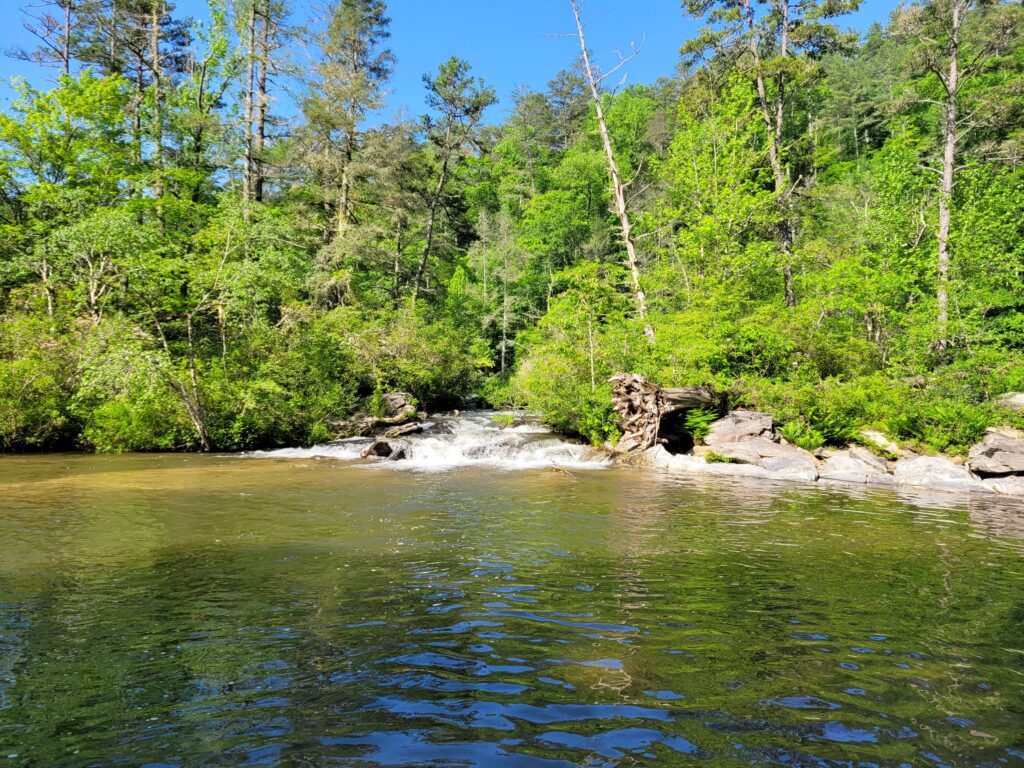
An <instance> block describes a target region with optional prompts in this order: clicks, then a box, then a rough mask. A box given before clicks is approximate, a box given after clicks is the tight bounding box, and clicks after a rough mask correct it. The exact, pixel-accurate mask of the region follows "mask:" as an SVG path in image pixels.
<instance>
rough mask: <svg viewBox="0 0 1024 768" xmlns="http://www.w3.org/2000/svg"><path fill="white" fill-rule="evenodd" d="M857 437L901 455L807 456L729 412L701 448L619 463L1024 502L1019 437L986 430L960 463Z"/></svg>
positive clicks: (759, 422) (760, 416)
mask: <svg viewBox="0 0 1024 768" xmlns="http://www.w3.org/2000/svg"><path fill="white" fill-rule="evenodd" d="M863 437H864V442H865V443H867V444H869V445H872V446H875V447H877V448H879V449H880V451H881V452H884V453H887V454H889V455H890V456H894V455H898V456H899V457H900V458H898V459H895V460H893V459H887V458H884V457H883V456H881V455H878V454H876V453H875V452H873V451H871V450H868V449H867V448H864V447H861V446H850V447H848V448H845V449H842V450H828V449H825V450H821V451H818V452H817V453H811V452H810V451H806V450H804V449H803V448H799V447H797V446H795V445H791V444H789V443H787V442H786V441H785V440H784V439H783V438H782V437H781V436H780V435H779V433H778V432H777V431H776V429H775V425H774V423H773V420H772V416H771V415H770V414H767V413H760V412H757V411H733V412H731V413H729V414H728V415H727V416H725V417H724V418H722V419H720V420H719V421H716V422H714V423H712V424H711V427H710V431H709V432H708V435H707V436H706V437H705V438H704V439H703V440H702V441H701V444H700V445H697V446H695V447H694V448H693V450H692V451H690V452H688V453H685V454H673V453H670V452H669V451H668V450H666V448H665V447H664V446H662V445H657V446H655V447H654V448H650V449H648V450H646V451H643V452H640V453H633V454H627V455H624V456H622V457H620V458H621V460H622V461H625V462H626V463H630V464H638V465H642V466H649V467H654V468H657V469H662V470H666V471H669V472H677V473H680V474H692V475H717V476H726V477H755V478H763V479H767V480H784V481H794V480H795V481H802V482H814V481H818V482H823V483H856V484H859V485H870V486H879V487H916V488H929V489H934V490H943V491H955V492H968V493H988V494H1003V495H1007V496H1016V497H1019V498H1021V499H1024V433H1021V432H1018V431H1016V430H1013V429H1009V428H1006V429H1002V428H999V429H991V430H989V431H988V433H987V435H986V436H985V439H984V440H983V441H982V442H981V443H979V444H978V445H976V446H974V447H973V448H972V449H971V451H970V454H969V455H968V458H967V461H966V462H961V461H959V460H957V459H954V458H949V457H946V456H918V455H915V454H913V453H911V452H909V451H902V450H900V449H899V446H896V445H895V444H893V443H891V442H889V441H888V440H886V438H885V437H884V435H880V434H874V433H865V434H864V436H863Z"/></svg>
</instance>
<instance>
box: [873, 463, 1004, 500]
mask: <svg viewBox="0 0 1024 768" xmlns="http://www.w3.org/2000/svg"><path fill="white" fill-rule="evenodd" d="M893 476H894V478H895V479H896V482H897V483H899V484H901V485H911V486H918V487H924V488H937V489H939V490H944V491H967V492H972V493H992V492H993V491H992V489H991V488H990V487H988V486H987V485H985V483H983V482H981V481H980V480H978V479H977V478H976V477H974V476H973V475H972V474H971V473H970V472H968V471H967V469H966V468H965V467H962V466H958V465H957V464H954V463H953V462H952V461H950V460H949V459H947V458H946V457H944V456H918V457H916V458H913V459H902V460H900V461H898V462H896V467H895V468H894V470H893Z"/></svg>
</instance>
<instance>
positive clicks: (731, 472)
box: [668, 455, 772, 479]
mask: <svg viewBox="0 0 1024 768" xmlns="http://www.w3.org/2000/svg"><path fill="white" fill-rule="evenodd" d="M668 469H669V470H671V471H672V472H679V473H680V474H692V475H718V476H721V477H759V478H763V479H770V478H771V477H772V473H771V472H769V471H768V470H766V469H764V468H762V467H759V466H756V465H754V464H731V463H726V462H709V461H708V460H707V459H706V458H704V457H703V456H692V455H683V456H672V459H671V461H670V463H669V466H668Z"/></svg>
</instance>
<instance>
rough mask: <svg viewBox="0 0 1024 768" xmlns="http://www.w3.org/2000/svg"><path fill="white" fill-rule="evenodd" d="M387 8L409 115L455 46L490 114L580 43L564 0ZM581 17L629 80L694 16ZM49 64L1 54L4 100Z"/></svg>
mask: <svg viewBox="0 0 1024 768" xmlns="http://www.w3.org/2000/svg"><path fill="white" fill-rule="evenodd" d="M0 4H2V5H3V7H4V11H3V17H2V18H3V21H4V25H3V28H2V29H0V51H7V50H8V49H10V48H12V47H17V46H31V45H32V38H31V37H29V36H28V35H27V34H26V33H25V32H24V31H23V30H22V28H21V25H20V23H19V21H18V19H17V13H16V11H15V10H14V8H15V6H17V5H19V4H20V3H19V0H0ZM310 4H311V3H310V2H308V1H307V0H303V1H302V2H294V3H290V5H291V6H293V7H294V12H293V17H294V19H295V20H296V21H297V22H299V23H304V22H305V21H306V17H307V15H308V13H307V8H308V7H309V6H310ZM317 4H322V2H319V3H317ZM177 5H178V14H179V15H187V16H193V17H195V18H202V17H204V16H205V15H206V12H205V9H206V0H178V3H177ZM896 5H897V0H867V2H865V3H864V4H863V6H862V8H861V10H860V12H858V13H857V14H854V15H852V16H850V17H849V26H851V27H854V28H856V29H859V30H862V31H863V30H866V29H867V27H868V26H869V25H870V23H871V22H872V21H874V20H884V19H885V18H887V17H888V15H889V13H890V12H891V11H892V10H893V8H895V7H896ZM8 9H9V10H8ZM388 12H389V15H390V16H391V19H392V26H391V32H392V38H391V48H392V49H393V50H394V52H395V54H396V56H397V58H398V66H397V69H396V72H395V76H394V78H393V80H392V83H391V93H390V96H389V100H388V109H387V113H388V114H390V113H393V112H395V111H397V110H399V109H403V108H404V109H405V110H407V112H408V113H409V114H410V115H418V114H420V113H422V112H423V111H424V109H425V105H424V101H423V94H424V89H423V84H422V80H421V78H422V75H423V74H424V73H425V72H428V71H432V70H434V69H435V68H436V67H437V65H438V64H439V63H440V62H442V61H444V60H445V59H447V58H449V57H450V56H452V55H453V54H454V55H457V56H460V57H462V58H464V59H466V60H468V61H469V62H470V63H471V64H472V65H473V69H474V71H475V72H476V73H477V74H478V75H480V76H482V77H483V78H484V79H485V80H486V81H487V82H488V83H489V84H490V85H492V86H493V87H494V88H495V89H496V90H497V91H498V95H499V96H500V97H501V103H500V104H499V106H498V107H496V108H495V109H494V110H493V111H492V113H491V115H490V119H491V120H493V121H499V120H501V119H502V118H503V117H504V114H505V113H507V110H508V107H509V104H510V96H511V94H512V93H513V92H514V90H515V88H516V86H517V85H526V86H529V87H532V88H534V89H542V88H543V87H544V86H545V85H546V83H547V82H548V81H549V80H550V79H551V78H552V77H554V75H555V74H556V73H557V72H558V71H559V70H561V69H564V68H565V67H566V66H568V65H569V64H571V62H572V60H573V57H574V56H575V52H576V47H575V40H574V39H572V38H560V37H553V36H552V35H557V34H565V33H571V32H574V30H575V28H574V23H573V18H572V12H571V9H570V6H569V2H568V0H505V1H504V2H500V1H498V0H391V1H390V2H389V4H388ZM584 17H585V18H586V19H588V20H591V22H592V23H591V24H590V26H589V27H588V29H587V35H588V43H589V45H590V48H591V50H592V51H593V53H594V56H595V59H596V60H597V61H598V62H599V63H605V64H606V65H608V66H610V65H612V64H614V63H616V62H617V61H618V58H617V56H616V54H615V49H616V48H621V49H622V50H625V51H628V49H629V45H630V43H631V42H635V43H637V44H640V43H641V42H642V43H643V44H644V47H643V50H642V52H641V54H640V55H639V56H638V57H637V58H636V59H634V60H633V61H632V62H630V63H629V66H628V68H627V70H626V74H627V76H628V80H627V82H629V83H651V82H654V81H655V80H657V79H658V78H659V77H663V76H667V75H670V74H671V73H672V72H673V69H674V68H675V65H676V61H677V60H678V50H679V46H680V45H681V44H682V42H683V41H684V40H686V39H687V38H688V37H690V36H692V35H693V33H694V31H695V30H696V28H697V26H698V25H697V24H696V22H694V21H693V20H692V19H687V18H684V16H683V15H682V12H681V10H680V3H679V2H678V0H587V2H586V3H585V6H584ZM299 60H300V62H301V60H302V59H301V55H300V57H299ZM52 74H53V73H52V72H50V73H47V72H42V73H41V72H40V70H39V68H38V67H36V66H34V65H31V64H26V63H24V62H19V61H15V60H12V59H10V58H9V57H6V56H4V57H0V106H6V105H7V104H8V103H9V101H10V97H11V91H10V87H9V86H8V85H7V83H8V82H9V80H10V78H11V77H13V76H17V75H23V76H26V77H28V78H29V79H30V81H31V82H33V83H34V84H39V85H43V84H44V83H45V82H46V78H47V77H52Z"/></svg>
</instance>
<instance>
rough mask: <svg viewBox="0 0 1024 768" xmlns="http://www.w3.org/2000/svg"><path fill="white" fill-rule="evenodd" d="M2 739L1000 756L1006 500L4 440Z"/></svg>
mask: <svg viewBox="0 0 1024 768" xmlns="http://www.w3.org/2000/svg"><path fill="white" fill-rule="evenodd" d="M0 765H2V766H141V765H151V766H189V767H191V766H206V765H218V766H222V765H280V766H296V767H298V766H499V767H501V768H504V767H506V766H544V767H547V766H552V767H554V766H636V765H643V766H647V765H650V766H655V765H657V766H680V765H708V766H734V765H735V766H741V765H745V766H749V765H766V766H767V765H780V766H790V767H792V766H828V767H831V766H902V765H906V766H936V767H938V766H993V767H994V766H1010V767H1012V766H1024V508H1021V507H1017V508H1015V507H1010V506H1007V507H999V506H996V505H995V503H994V502H992V501H991V500H986V501H969V500H964V499H960V498H957V497H945V498H943V497H936V498H931V499H927V498H918V499H913V498H910V499H908V498H901V497H899V496H897V495H896V494H894V493H892V492H875V493H868V492H863V491H862V492H856V493H851V492H844V491H838V490H830V489H827V488H815V487H813V486H811V487H808V486H802V485H792V486H758V485H747V484H740V483H726V482H722V481H717V482H711V483H704V484H699V483H693V482H684V481H678V480H671V479H669V478H666V477H662V476H659V475H656V474H644V473H642V472H638V471H626V470H604V471H591V472H583V471H579V472H565V471H552V470H543V469H541V470H529V471H521V472H502V471H500V470H497V469H493V468H490V469H488V468H466V469H461V470H455V471H450V472H443V473H435V474H417V473H413V472H403V471H397V470H394V469H382V468H358V467H353V466H348V465H346V464H344V463H341V462H336V461H316V460H290V461H283V460H255V459H242V458H235V457H198V456H185V457H183V456H166V457H165V456H148V457H144V456H128V457H63V456H60V457H26V458H2V459H0Z"/></svg>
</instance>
